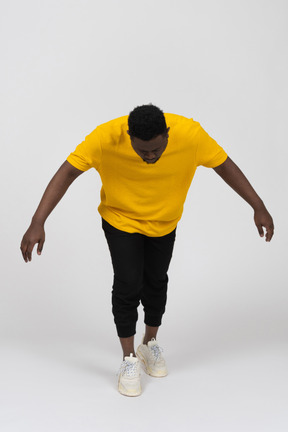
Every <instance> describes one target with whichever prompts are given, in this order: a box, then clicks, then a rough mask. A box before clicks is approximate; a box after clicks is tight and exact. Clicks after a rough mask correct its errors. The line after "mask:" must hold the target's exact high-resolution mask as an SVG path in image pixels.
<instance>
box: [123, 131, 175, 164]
mask: <svg viewBox="0 0 288 432" xmlns="http://www.w3.org/2000/svg"><path fill="white" fill-rule="evenodd" d="M169 129H170V127H169V128H168V130H167V133H166V134H164V135H157V136H156V137H155V138H153V139H151V140H149V141H143V140H141V139H139V138H136V137H131V135H130V134H129V131H127V133H128V135H130V139H131V144H132V147H133V149H134V150H135V152H136V153H137V154H138V155H139V156H140V157H141V159H143V161H144V162H146V163H147V164H154V163H155V162H157V161H158V159H160V157H161V155H162V153H163V152H164V150H165V149H166V147H167V144H168V138H169V135H168V132H169Z"/></svg>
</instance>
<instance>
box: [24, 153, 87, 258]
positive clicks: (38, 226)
mask: <svg viewBox="0 0 288 432" xmlns="http://www.w3.org/2000/svg"><path fill="white" fill-rule="evenodd" d="M83 172H84V171H80V170H78V169H77V168H74V167H73V166H72V165H71V164H70V163H69V162H68V161H65V162H64V163H63V164H62V165H61V167H60V168H59V169H58V171H57V172H56V174H55V175H54V177H53V178H52V179H51V181H50V183H49V184H48V186H47V188H46V190H45V192H44V194H43V197H42V199H41V201H40V203H39V205H38V208H37V210H36V212H35V214H34V216H33V217H32V221H31V224H30V227H29V228H28V230H27V231H26V233H25V234H24V236H23V239H22V242H21V246H20V249H21V252H22V255H23V259H24V261H25V262H28V261H31V259H32V258H31V254H32V250H33V248H34V245H35V244H36V243H38V249H37V253H38V255H41V252H42V249H43V245H44V242H45V231H44V223H45V221H46V219H47V217H48V216H49V214H50V213H51V212H52V210H53V209H54V208H55V207H56V205H57V204H58V202H59V201H60V200H61V198H62V197H63V195H64V194H65V192H66V191H67V189H68V187H69V186H70V185H71V183H72V182H73V181H74V180H75V179H76V178H77V177H78V176H79V175H80V174H82V173H83Z"/></svg>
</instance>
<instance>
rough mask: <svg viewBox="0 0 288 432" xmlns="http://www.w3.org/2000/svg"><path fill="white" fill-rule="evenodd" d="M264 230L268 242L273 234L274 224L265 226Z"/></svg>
mask: <svg viewBox="0 0 288 432" xmlns="http://www.w3.org/2000/svg"><path fill="white" fill-rule="evenodd" d="M266 231H267V232H266V241H267V242H269V241H270V240H271V239H272V237H273V234H274V226H273V225H269V226H268V227H267V228H266Z"/></svg>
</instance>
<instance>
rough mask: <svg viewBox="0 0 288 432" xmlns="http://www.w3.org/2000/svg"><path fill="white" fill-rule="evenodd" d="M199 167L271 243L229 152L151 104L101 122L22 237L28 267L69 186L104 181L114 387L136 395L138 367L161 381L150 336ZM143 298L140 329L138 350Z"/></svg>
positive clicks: (192, 124) (266, 223)
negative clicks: (117, 349) (116, 344)
mask: <svg viewBox="0 0 288 432" xmlns="http://www.w3.org/2000/svg"><path fill="white" fill-rule="evenodd" d="M199 165H203V166H205V167H209V168H213V169H214V170H215V172H216V173H217V174H218V175H220V176H221V177H222V178H223V180H224V181H225V182H226V183H228V185H229V186H231V187H232V188H233V189H234V190H235V191H236V192H237V193H238V194H239V195H240V196H241V197H242V198H243V199H244V200H245V201H247V202H248V204H250V205H251V207H252V208H253V209H254V221H255V224H256V226H257V229H258V232H259V235H260V236H261V237H263V235H264V232H263V228H262V227H265V228H266V241H267V242H270V240H271V238H272V236H273V233H274V226H273V220H272V217H271V215H270V214H269V213H268V211H267V209H266V207H265V205H264V203H263V201H262V200H261V199H260V197H259V196H258V195H257V193H256V192H255V190H254V189H253V188H252V186H251V184H250V183H249V182H248V180H247V178H246V177H245V176H244V174H243V173H242V171H240V169H239V168H238V167H237V165H236V164H235V163H234V162H233V161H232V160H231V159H230V158H229V156H228V155H227V153H226V152H225V151H224V150H223V148H222V147H220V146H219V145H218V144H217V142H216V141H215V140H214V139H213V138H211V137H210V136H209V135H208V133H207V132H205V130H204V129H203V128H202V127H201V126H200V124H199V123H198V122H196V121H194V120H193V119H192V118H191V119H189V118H186V117H183V116H181V115H177V114H168V113H165V114H164V113H163V111H161V110H160V109H159V108H158V107H156V106H154V105H152V104H149V105H142V106H138V107H136V108H135V109H134V110H133V111H131V112H130V114H129V116H128V115H126V116H123V117H119V118H117V119H114V120H111V121H109V122H107V123H104V124H101V125H99V126H98V127H96V129H95V130H94V131H93V132H91V133H90V134H89V135H87V136H86V138H85V140H84V141H83V142H82V143H80V144H79V145H78V146H77V147H76V149H75V151H74V152H73V153H71V154H70V155H69V156H68V158H67V160H66V161H65V162H64V163H63V165H62V166H61V167H60V168H59V170H58V171H57V173H56V174H55V175H54V177H53V178H52V180H51V181H50V183H49V185H48V186H47V188H46V190H45V192H44V195H43V197H42V199H41V201H40V204H39V206H38V208H37V210H36V212H35V214H34V216H33V218H32V222H31V225H30V227H29V228H28V230H27V232H26V233H25V234H24V236H23V239H22V243H21V251H22V255H23V258H24V260H25V262H29V261H31V256H32V250H33V248H34V245H35V244H36V243H38V249H37V252H38V254H39V255H40V254H41V252H42V249H43V244H44V241H45V231H44V223H45V221H46V219H47V217H48V215H49V214H50V213H51V211H52V210H53V209H54V207H55V206H56V205H57V203H58V202H59V201H60V199H61V198H62V197H63V195H64V194H65V192H66V191H67V189H68V187H69V186H70V185H71V183H72V182H73V181H74V180H75V179H76V178H77V177H78V176H79V175H80V174H82V173H83V172H85V171H87V170H89V169H90V168H92V167H93V168H95V169H96V170H97V171H98V173H99V175H100V177H101V180H102V188H101V203H100V205H99V207H98V211H99V213H100V215H101V217H102V228H103V231H104V234H105V237H106V239H107V243H108V247H109V250H110V253H111V260H112V265H113V270H114V283H113V290H112V312H113V315H114V322H115V324H116V329H117V334H118V336H119V338H120V342H121V345H122V350H123V361H122V363H121V368H120V373H119V380H118V390H119V391H120V393H122V394H124V395H127V396H137V395H140V394H141V383H140V367H139V365H140V363H141V365H142V366H143V367H144V369H145V371H146V372H147V373H148V374H150V375H151V376H156V377H160V376H165V375H167V368H166V364H165V360H164V357H163V356H162V351H163V350H162V348H161V347H160V346H159V344H158V342H157V340H156V336H157V332H158V328H159V326H160V325H161V322H162V316H163V314H164V312H165V305H166V299H167V284H168V275H167V272H168V268H169V264H170V260H171V257H172V252H173V246H174V241H175V237H176V228H177V224H178V222H179V220H180V218H181V216H182V212H183V205H184V202H185V199H186V195H187V192H188V190H189V187H190V184H191V181H192V179H193V176H194V174H195V171H196V168H197V167H198V166H199ZM140 301H141V303H142V305H143V308H144V314H145V316H144V322H145V324H146V333H145V335H144V337H143V340H142V343H141V344H140V345H139V347H138V349H137V352H136V354H135V350H134V335H135V333H136V322H137V319H138V312H137V308H138V306H139V304H140Z"/></svg>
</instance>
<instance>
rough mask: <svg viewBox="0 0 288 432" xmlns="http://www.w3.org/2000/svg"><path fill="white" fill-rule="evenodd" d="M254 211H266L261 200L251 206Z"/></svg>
mask: <svg viewBox="0 0 288 432" xmlns="http://www.w3.org/2000/svg"><path fill="white" fill-rule="evenodd" d="M251 206H252V208H253V210H254V211H258V210H266V207H265V204H264V202H263V201H262V200H261V199H260V198H259V200H257V201H256V202H255V203H253V204H251Z"/></svg>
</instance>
